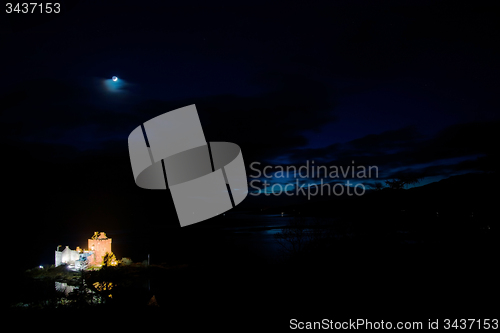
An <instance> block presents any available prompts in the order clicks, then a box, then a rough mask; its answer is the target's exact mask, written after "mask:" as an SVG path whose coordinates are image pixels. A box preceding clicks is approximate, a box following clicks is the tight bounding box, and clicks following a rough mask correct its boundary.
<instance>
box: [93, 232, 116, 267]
mask: <svg viewBox="0 0 500 333" xmlns="http://www.w3.org/2000/svg"><path fill="white" fill-rule="evenodd" d="M88 249H89V250H90V251H92V252H93V254H92V255H91V256H90V257H89V264H90V265H92V266H100V265H102V257H103V256H104V255H105V254H106V252H109V253H111V238H108V237H107V236H106V234H105V233H104V232H101V233H99V232H98V231H96V232H95V233H94V235H93V236H92V238H91V239H89V248H88Z"/></svg>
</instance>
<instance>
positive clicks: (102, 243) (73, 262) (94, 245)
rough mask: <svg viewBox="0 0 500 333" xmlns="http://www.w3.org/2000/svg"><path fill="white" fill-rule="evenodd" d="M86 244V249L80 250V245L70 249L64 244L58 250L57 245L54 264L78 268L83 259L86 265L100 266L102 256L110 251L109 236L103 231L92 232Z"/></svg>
mask: <svg viewBox="0 0 500 333" xmlns="http://www.w3.org/2000/svg"><path fill="white" fill-rule="evenodd" d="M88 245H89V247H88V250H82V249H80V247H76V250H71V249H70V248H69V246H66V248H65V249H64V250H63V251H59V247H60V245H59V246H58V247H57V250H56V264H55V266H56V267H57V266H60V265H62V264H66V265H69V266H70V267H72V268H73V267H74V269H80V268H81V267H82V264H83V263H84V261H85V260H86V261H87V265H88V266H101V265H102V257H104V255H105V254H106V253H112V252H111V238H108V237H107V236H106V234H105V233H104V232H100V233H99V232H98V231H96V232H94V235H93V236H92V238H90V239H89V244H88Z"/></svg>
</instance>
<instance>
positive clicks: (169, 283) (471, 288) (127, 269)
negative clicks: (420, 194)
mask: <svg viewBox="0 0 500 333" xmlns="http://www.w3.org/2000/svg"><path fill="white" fill-rule="evenodd" d="M381 237H382V235H378V237H368V236H367V235H362V234H360V235H357V236H355V237H350V238H349V237H344V238H340V239H331V238H330V239H327V240H323V241H318V244H321V245H320V246H316V247H311V248H305V249H304V250H303V251H300V252H299V253H295V254H290V253H289V254H288V255H287V256H285V257H284V258H283V259H282V260H275V261H267V262H266V261H260V262H259V261H258V260H249V258H240V259H239V260H238V258H237V254H235V256H234V257H233V259H234V260H232V261H231V260H225V261H220V260H217V258H215V257H214V258H213V260H208V259H206V258H205V260H204V261H203V262H193V263H187V264H184V265H174V266H170V265H166V264H164V265H150V266H140V265H131V266H123V267H110V268H106V269H105V270H102V271H99V272H92V273H88V274H87V276H86V278H87V283H88V284H92V283H93V282H96V281H111V282H112V283H114V288H112V289H110V290H104V291H100V292H98V293H99V294H100V295H101V296H102V297H103V299H104V301H103V302H101V303H100V304H93V305H89V302H86V301H85V299H84V298H85V297H83V296H78V295H77V294H74V295H72V296H71V297H72V298H71V297H70V298H71V299H73V302H72V303H69V304H68V305H66V306H61V305H58V303H57V301H54V302H52V303H50V304H49V305H47V303H43V302H42V300H43V299H44V298H45V299H47V298H49V299H53V300H57V297H60V296H61V295H60V294H59V295H55V292H54V291H53V285H54V280H53V277H52V278H45V279H43V278H40V277H39V278H37V279H34V278H33V277H28V276H26V274H24V275H23V276H24V277H21V276H19V277H18V278H19V279H21V280H19V281H17V283H15V285H16V286H20V287H21V288H22V290H20V289H17V291H15V289H16V288H11V289H14V293H10V294H8V295H9V296H8V297H7V299H8V300H9V305H11V304H14V303H16V302H18V301H20V302H23V301H24V302H27V300H29V301H31V304H32V305H33V304H35V306H28V307H24V306H20V307H19V306H18V307H9V309H8V310H9V313H11V314H12V316H10V317H9V318H10V319H11V320H13V321H15V322H17V323H18V324H19V325H31V324H33V325H34V326H36V325H38V324H41V325H51V324H54V323H62V322H65V323H68V324H70V325H73V324H75V325H80V324H79V323H81V325H84V326H85V325H87V324H89V325H98V326H100V325H105V326H107V327H109V328H113V327H116V328H118V327H123V328H127V327H128V325H135V324H140V326H141V327H142V328H145V327H149V325H154V327H157V325H161V327H162V329H170V328H172V327H174V326H175V327H178V325H181V327H182V328H184V329H190V328H193V327H201V328H206V329H208V328H209V327H215V328H233V329H236V330H239V329H241V328H248V327H252V326H255V327H262V328H265V327H269V328H274V329H288V328H289V325H290V319H292V318H296V319H298V320H300V321H320V320H322V319H324V318H327V319H332V320H336V321H340V320H349V319H357V318H365V319H371V320H379V321H380V320H385V321H388V320H393V321H402V320H422V321H425V322H427V321H428V319H431V320H432V319H435V318H458V319H460V318H483V319H484V318H495V316H498V311H497V310H498V307H496V306H495V300H496V299H497V297H498V295H499V293H498V284H499V283H498V281H499V279H498V278H499V273H498V270H497V269H496V266H497V262H498V260H497V254H498V245H497V244H498V242H497V241H496V239H497V238H498V237H497V235H496V234H495V233H494V231H491V230H482V231H480V230H477V231H476V232H475V233H471V232H462V233H457V234H455V235H454V236H453V237H448V238H447V239H445V240H443V241H441V242H436V241H433V240H427V241H425V242H422V241H415V242H395V241H394V238H387V239H383V237H382V238H381ZM226 258H230V257H226ZM32 275H33V274H32ZM75 281H77V278H76V280H75ZM77 282H78V281H77ZM77 282H75V283H77ZM18 288H19V287H18ZM40 288H42V289H43V288H46V290H45V291H40ZM49 290H50V291H49ZM109 295H111V297H109ZM153 296H154V299H152V298H153ZM36 304H38V305H36ZM40 304H45V305H40ZM23 318H24V319H23ZM27 318H31V319H30V320H27ZM214 325H215V326H214Z"/></svg>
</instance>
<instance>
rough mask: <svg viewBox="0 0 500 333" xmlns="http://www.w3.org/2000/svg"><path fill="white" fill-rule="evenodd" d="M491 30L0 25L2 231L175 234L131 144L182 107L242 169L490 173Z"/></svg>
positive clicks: (237, 9) (125, 9)
mask: <svg viewBox="0 0 500 333" xmlns="http://www.w3.org/2000/svg"><path fill="white" fill-rule="evenodd" d="M499 24H500V23H499V20H498V11H497V9H496V8H493V7H479V6H475V5H474V4H472V3H470V2H469V3H468V4H467V5H466V6H461V5H458V4H455V3H452V4H447V5H444V4H443V5H436V4H435V2H434V1H406V2H400V1H394V2H389V1H388V2H384V4H381V3H380V2H371V1H327V2H314V3H308V2H304V1H300V2H299V1H286V2H272V3H268V2H258V1H257V2H256V1H252V2H245V3H243V2H238V1H227V2H213V1H189V2H185V1H181V2H170V1H161V2H157V3H155V4H153V3H151V2H138V1H125V0H121V1H104V0H103V1H75V0H71V1H61V13H60V14H16V13H12V14H6V13H5V12H3V13H2V17H1V18H0V36H1V37H0V40H1V47H2V56H1V58H2V64H1V70H0V77H1V78H2V80H1V81H0V112H1V113H0V121H1V125H2V131H1V134H0V136H1V145H2V151H3V163H2V170H3V172H2V173H3V186H4V193H5V194H6V199H5V198H4V199H3V202H4V205H3V210H4V214H5V215H4V216H5V217H6V219H3V220H4V223H6V220H9V221H10V222H8V228H11V229H8V230H9V232H12V233H14V234H17V235H19V236H22V235H24V237H27V239H28V240H33V239H35V238H36V237H37V236H36V235H40V233H41V234H42V235H44V237H48V239H49V238H50V237H49V236H48V235H51V234H52V232H54V233H60V234H61V235H62V234H65V235H66V234H69V233H71V232H78V233H81V235H83V236H82V239H85V238H86V235H88V236H90V235H91V234H92V233H93V231H95V230H102V229H106V228H111V230H118V229H121V228H124V227H130V226H137V225H138V224H141V223H164V221H169V222H167V223H170V224H171V225H172V226H175V224H176V220H175V219H176V217H175V211H174V210H173V209H174V208H173V203H172V200H171V199H170V197H169V196H168V194H165V193H160V192H158V191H147V190H142V189H140V188H138V187H137V186H136V185H135V184H134V179H133V175H132V170H131V167H130V161H129V157H128V147H127V137H128V135H129V134H130V132H131V131H132V130H133V129H134V128H136V127H137V126H138V125H139V124H141V123H143V122H145V121H147V120H149V119H151V118H153V117H155V116H158V115H160V114H163V113H165V112H167V111H171V110H174V109H176V108H180V107H183V106H186V105H190V104H196V107H197V109H198V113H199V115H200V119H201V123H202V125H203V130H204V133H205V137H206V138H207V141H228V142H234V143H236V144H238V145H239V146H240V147H241V148H242V152H243V158H244V160H245V163H246V164H247V166H248V165H249V164H250V163H252V162H254V161H259V162H261V163H262V164H266V163H267V164H269V165H272V164H274V165H276V164H280V165H303V164H305V163H306V161H307V160H309V161H312V160H314V161H315V162H316V163H317V164H323V165H331V164H336V165H350V164H351V163H352V161H355V162H356V164H361V165H376V166H378V169H379V178H380V179H379V180H380V181H384V180H387V179H392V178H395V177H399V176H401V175H405V174H413V175H419V176H422V177H425V178H424V179H423V181H422V182H421V183H420V184H418V185H425V184H428V183H431V182H435V181H439V180H441V179H444V178H447V177H450V176H452V175H459V174H464V173H470V172H483V171H491V170H498V162H497V161H498V148H497V142H498V140H497V137H498V125H499V120H500V116H499V112H498V109H499V100H498V93H499V90H500V83H499V79H498V78H499V77H500V75H499V74H500V66H499V61H498V59H500V54H499V50H500V49H499V48H498V44H499V42H500V38H499V37H500V29H499V28H500V27H499ZM113 75H116V76H118V78H119V81H117V82H112V81H111V77H112V76H113ZM247 173H249V169H247ZM368 184H369V182H368ZM160 197H161V199H160ZM154 200H156V201H154ZM162 200H163V201H162ZM246 200H248V201H249V202H251V200H253V198H250V197H248V198H247V199H246ZM265 200H267V201H266V205H268V206H272V205H273V204H275V203H276V204H277V203H278V200H279V198H276V197H269V198H267V199H265ZM152 202H155V204H153V203H152ZM158 202H163V203H162V204H161V205H157V204H156V203H158ZM279 202H280V203H283V198H281V201H279ZM159 206H161V207H159ZM145 221H155V222H145ZM77 223H80V226H77V225H76V224H77ZM28 227H29V228H31V229H27V228H28ZM53 238H54V240H53V241H54V242H56V241H57V240H55V239H60V238H61V237H55V236H54V237H53ZM50 240H51V241H52V238H50ZM61 241H62V240H61ZM20 242H21V241H19V240H18V239H16V240H15V243H16V244H18V243H20ZM21 243H22V242H21ZM40 244H43V242H41V243H40Z"/></svg>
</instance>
